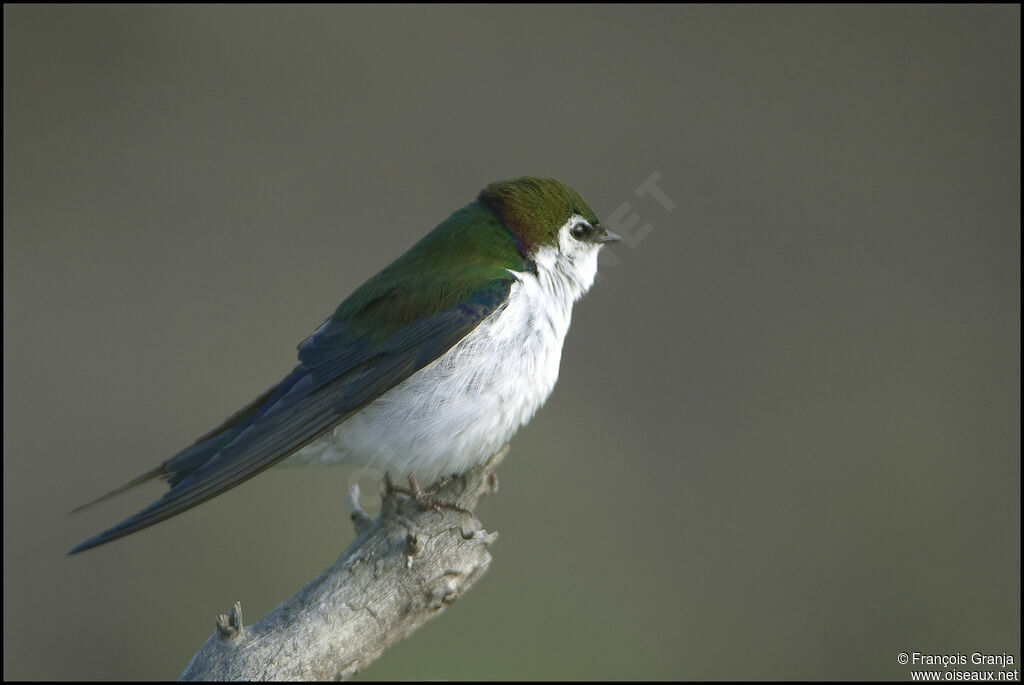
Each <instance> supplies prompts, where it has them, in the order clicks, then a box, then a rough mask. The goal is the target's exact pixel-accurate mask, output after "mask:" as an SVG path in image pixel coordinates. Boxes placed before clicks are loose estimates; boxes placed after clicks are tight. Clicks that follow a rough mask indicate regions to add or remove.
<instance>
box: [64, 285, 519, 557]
mask: <svg viewBox="0 0 1024 685" xmlns="http://www.w3.org/2000/svg"><path fill="white" fill-rule="evenodd" d="M510 287H511V282H510V280H506V279H495V280H493V281H491V282H489V283H487V284H486V286H485V287H484V288H481V289H479V290H478V291H477V292H475V293H474V294H473V296H472V297H471V298H469V300H468V301H467V302H463V303H460V304H458V305H456V306H453V307H449V308H448V309H446V310H444V311H442V312H440V313H438V314H435V315H433V316H430V317H426V318H423V319H419V320H416V321H414V322H412V323H409V324H407V325H406V326H404V327H402V328H401V329H399V330H398V331H397V332H395V333H394V334H393V335H391V336H390V337H388V338H386V339H385V340H383V341H381V342H372V341H371V339H370V338H369V336H367V335H366V334H365V333H362V332H358V331H357V329H358V328H359V327H358V326H356V325H353V324H352V322H350V321H344V320H341V321H338V320H330V321H328V322H327V323H326V324H325V325H324V326H322V327H321V328H320V330H318V331H317V333H315V334H314V335H313V336H311V337H310V338H309V339H308V340H306V341H305V342H304V343H303V344H302V345H301V346H300V348H299V359H300V361H301V363H300V364H299V365H298V366H297V367H296V368H295V370H294V371H292V373H291V374H289V375H288V376H287V377H286V378H285V379H284V380H283V381H281V383H279V384H278V385H277V386H275V387H274V388H271V389H270V390H268V391H267V392H266V393H264V394H263V395H262V396H260V397H259V398H257V400H256V401H255V402H253V403H252V404H250V405H249V406H248V407H246V408H245V409H243V410H242V411H241V412H239V413H238V414H236V415H234V416H232V417H231V418H230V419H228V420H227V421H226V422H225V423H224V424H223V425H221V426H220V427H219V428H217V429H215V430H214V431H211V432H210V433H207V434H206V435H204V436H203V437H202V438H200V439H199V441H197V442H196V444H194V445H192V446H191V447H188V448H186V449H185V450H183V451H182V452H180V453H178V454H177V455H175V456H174V457H172V458H171V459H168V460H167V461H166V462H164V465H163V467H162V471H160V472H159V473H160V474H161V475H164V476H165V477H167V478H168V480H169V481H170V483H171V489H170V490H169V491H168V492H167V493H166V494H164V496H163V497H161V498H160V499H158V500H157V501H156V502H154V503H153V504H151V505H150V506H148V507H146V508H145V509H143V510H142V511H140V512H139V513H137V514H135V515H134V516H131V517H129V518H127V519H125V520H124V521H122V522H121V523H119V524H117V525H115V526H113V527H112V528H110V529H108V530H106V531H104V532H102V533H100V534H99V535H96V536H94V537H92V538H89V539H88V540H86V541H85V542H83V543H81V544H80V545H78V546H77V547H75V548H74V549H73V550H71V552H70V554H74V553H76V552H81V551H83V550H86V549H89V548H91V547H96V546H97V545H102V544H103V543H105V542H110V541H111V540H115V539H117V538H119V537H122V536H124V535H128V534H129V533H134V532H135V531H138V530H141V529H143V528H146V527H147V526H151V525H153V524H154V523H157V522H159V521H162V520H164V519H166V518H169V517H171V516H174V515H175V514H179V513H181V512H182V511H185V510H186V509H189V508H191V507H194V506H196V505H197V504H200V503H202V502H205V501H206V500H208V499H210V498H211V497H214V496H216V495H219V494H220V493H222V492H224V491H225V490H228V489H229V488H232V487H234V486H235V485H238V484H239V483H242V482H243V481H245V480H248V479H249V478H252V477H253V476H255V475H256V474H257V473H259V472H260V471H263V470H264V469H266V468H268V467H270V466H272V465H274V464H275V463H277V462H279V461H281V460H282V459H284V458H285V457H287V456H289V455H290V454H292V453H293V452H295V451H296V450H298V449H299V448H301V447H303V446H304V445H306V444H307V443H309V442H311V441H312V440H314V439H316V438H317V437H319V436H320V435H322V434H323V433H324V432H326V431H328V430H330V429H332V428H333V427H334V426H336V425H337V424H338V423H340V422H342V421H344V420H345V419H347V418H348V417H350V416H351V415H352V414H354V413H355V412H357V411H359V410H360V409H362V408H363V407H365V406H366V405H367V404H368V403H370V402H372V401H373V400H375V399H376V398H377V397H379V396H380V395H382V394H383V393H385V392H387V391H388V390H389V389H391V388H393V387H394V386H395V385H397V384H398V383H401V382H402V381H403V380H405V379H406V378H408V377H409V376H410V375H412V374H413V373H415V372H416V371H418V370H419V369H421V368H423V367H424V366H426V365H427V364H429V363H430V362H432V361H433V360H435V359H437V358H438V357H439V356H441V355H442V354H444V352H446V351H447V350H448V349H449V348H451V347H452V346H453V345H454V344H455V343H457V342H458V341H459V340H461V339H462V338H463V337H465V336H466V335H467V334H468V333H469V332H470V331H472V330H473V329H474V328H475V327H476V326H477V325H478V324H479V323H480V322H481V321H483V320H484V319H485V318H487V317H488V316H489V315H490V314H491V313H493V312H494V311H495V310H497V309H498V308H499V307H500V306H501V305H502V303H504V302H505V300H506V298H507V297H508V293H509V289H510ZM157 473H158V472H156V471H154V472H150V473H149V474H147V476H151V475H156V474H157ZM138 480H139V479H136V481H138ZM136 481H133V482H136Z"/></svg>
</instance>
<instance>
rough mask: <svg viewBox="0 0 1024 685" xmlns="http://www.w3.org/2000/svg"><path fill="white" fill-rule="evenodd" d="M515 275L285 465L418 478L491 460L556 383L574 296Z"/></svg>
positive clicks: (426, 478)
mask: <svg viewBox="0 0 1024 685" xmlns="http://www.w3.org/2000/svg"><path fill="white" fill-rule="evenodd" d="M595 267H596V264H595ZM515 275H516V277H517V279H518V280H517V281H516V282H514V283H513V284H512V289H511V291H510V293H509V298H508V300H507V302H506V303H505V304H504V306H502V307H501V308H499V309H498V310H496V311H495V312H494V313H493V314H491V316H489V317H488V318H487V319H485V320H484V321H483V322H482V323H481V324H480V325H479V326H477V327H476V328H475V329H474V330H473V331H472V332H471V333H470V334H469V335H467V336H466V337H465V338H464V339H463V340H461V341H460V342H459V343H457V344H456V345H455V346H454V347H452V348H451V349H450V350H448V351H447V352H446V353H445V354H443V355H442V356H441V357H439V358H438V359H436V360H435V361H434V362H432V363H431V364H429V365H427V366H425V367H424V368H422V369H420V370H419V371H418V372H417V373H415V374H414V375H412V376H410V377H409V378H408V379H406V380H405V381H403V382H402V383H400V384H399V385H397V386H395V387H394V388H392V389H391V390H389V391H388V392H386V393H385V394H384V395H382V396H381V397H379V398H378V399H377V400H375V401H374V402H372V403H371V404H370V405H368V406H367V407H366V408H364V409H363V410H362V411H360V412H359V413H358V414H355V415H354V416H352V417H351V418H350V419H348V420H347V421H345V422H344V423H342V424H340V425H339V426H338V427H336V428H335V429H334V430H333V431H332V432H331V433H329V434H327V435H324V436H322V437H321V438H319V439H317V440H316V441H314V442H313V443H310V444H309V445H308V446H306V447H305V448H303V449H302V450H300V451H299V452H297V453H295V454H294V455H292V456H291V457H289V458H288V459H287V460H286V461H285V462H284V463H285V464H289V463H290V464H292V465H295V464H329V463H342V462H346V463H360V464H367V465H370V466H374V467H377V468H380V469H382V470H386V471H388V472H389V473H390V474H392V475H393V476H395V477H396V478H402V477H407V476H414V477H415V478H416V479H417V480H419V481H420V482H422V483H424V484H426V483H430V482H432V481H433V480H434V479H436V478H438V477H439V476H441V475H445V474H450V473H459V472H462V471H465V470H466V469H468V468H470V467H471V466H474V465H475V464H478V463H481V462H483V461H485V460H487V459H488V458H490V456H491V455H493V454H494V453H495V452H497V451H498V449H500V448H501V446H502V445H504V444H505V443H506V442H508V440H509V439H510V438H511V437H512V435H513V434H514V433H515V432H516V430H517V429H518V428H519V427H520V426H522V425H523V424H525V423H526V422H527V421H529V420H530V418H531V417H532V416H533V414H534V412H536V411H537V409H539V408H540V406H541V405H542V404H544V401H545V400H547V398H548V396H549V395H550V394H551V391H552V390H553V389H554V387H555V381H556V380H558V365H559V361H560V359H561V355H562V343H563V341H564V340H565V334H566V332H567V331H568V330H569V319H570V316H571V314H572V303H573V300H574V299H576V297H578V295H577V294H576V293H574V292H570V291H571V290H574V289H572V288H568V289H567V288H565V287H555V288H554V290H553V289H552V286H553V283H552V280H551V279H550V278H547V277H545V276H544V275H542V276H541V277H540V278H538V277H537V276H535V275H533V274H530V273H516V274H515ZM556 280H560V279H557V278H556ZM588 285H589V284H588ZM580 294H582V293H580Z"/></svg>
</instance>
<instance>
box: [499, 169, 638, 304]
mask: <svg viewBox="0 0 1024 685" xmlns="http://www.w3.org/2000/svg"><path fill="white" fill-rule="evenodd" d="M479 200H480V202H482V203H484V204H485V205H487V206H488V207H490V208H491V210H493V211H494V212H495V213H497V214H498V216H499V217H501V220H502V223H503V224H504V225H505V227H506V228H507V229H508V230H509V232H510V233H511V234H512V236H513V237H514V238H515V239H516V242H517V243H518V244H519V249H520V252H521V253H522V254H523V255H524V256H525V257H527V258H528V259H530V260H532V261H533V262H534V263H535V264H536V265H537V268H538V271H540V272H542V273H545V272H546V274H547V275H550V276H556V275H557V276H559V277H561V278H565V279H568V280H569V281H570V282H571V283H570V285H571V286H572V290H573V291H574V292H573V295H574V297H573V299H575V298H577V297H579V296H580V295H582V294H583V293H584V292H586V291H587V289H589V288H590V286H591V284H592V283H593V281H594V276H595V274H596V273H597V253H598V251H599V250H600V249H601V246H602V245H604V244H605V243H608V242H612V241H615V240H621V238H620V237H619V236H618V235H616V234H615V233H612V232H611V231H609V230H607V229H606V228H604V227H603V226H601V224H600V222H599V221H598V218H597V215H595V214H594V210H592V209H591V208H590V206H589V205H587V203H586V202H584V201H583V198H581V197H580V196H579V193H577V192H576V191H575V190H573V189H572V188H570V187H569V186H567V185H565V184H564V183H562V182H560V181H556V180H555V179H553V178H538V177H536V176H521V177H519V178H514V179H511V180H508V181H497V182H495V183H492V184H490V185H489V186H487V187H486V188H484V189H483V190H482V191H481V192H480V197H479Z"/></svg>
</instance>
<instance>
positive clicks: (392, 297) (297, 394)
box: [70, 176, 619, 554]
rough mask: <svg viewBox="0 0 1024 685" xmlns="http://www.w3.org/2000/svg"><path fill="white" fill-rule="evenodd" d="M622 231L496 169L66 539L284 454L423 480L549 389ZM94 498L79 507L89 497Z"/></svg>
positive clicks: (220, 483)
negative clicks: (107, 514)
mask: <svg viewBox="0 0 1024 685" xmlns="http://www.w3.org/2000/svg"><path fill="white" fill-rule="evenodd" d="M613 240H619V236H617V235H615V234H614V233H612V232H611V231H608V230H607V229H605V228H603V227H602V226H601V225H600V224H599V223H598V219H597V217H596V216H595V215H594V212H593V210H591V209H590V207H588V206H587V204H586V203H585V202H584V201H583V200H582V199H581V198H580V196H579V195H578V194H577V193H576V191H575V190H573V189H572V188H570V187H569V186H567V185H565V184H563V183H560V182H558V181H556V180H554V179H549V178H535V177H529V176H526V177H522V178H516V179H512V180H508V181H500V182H497V183H492V184H490V185H489V186H487V187H486V188H484V189H483V190H482V191H481V192H480V195H479V196H478V197H477V199H476V200H475V201H473V202H471V203H470V204H468V205H466V206H465V207H463V208H462V209H459V210H458V211H456V212H455V213H454V214H452V215H451V216H450V217H448V219H446V220H445V221H443V222H442V223H441V224H440V225H439V226H437V228H435V229H434V230H433V231H431V232H430V233H428V234H427V235H426V236H425V237H424V238H423V239H422V240H420V241H419V242H418V243H416V244H415V245H413V247H412V248H410V249H409V251H408V252H406V253H405V254H403V255H402V256H401V257H399V258H398V259H396V260H395V261H394V262H392V263H391V264H390V265H389V266H387V267H385V268H384V269H383V270H382V271H381V272H380V273H378V274H377V275H376V276H374V277H372V278H371V279H370V280H368V281H366V283H364V284H363V285H361V286H360V287H359V288H358V289H356V291H355V292H353V293H352V294H351V295H350V296H349V297H348V298H347V299H346V300H345V301H344V302H342V303H341V305H340V306H339V307H338V309H337V310H336V311H335V312H334V314H333V315H332V316H331V317H330V318H329V319H327V320H326V321H325V322H324V323H323V324H322V325H321V326H320V327H319V328H318V329H317V330H316V332H314V333H313V335H311V336H310V337H309V338H307V339H306V340H305V341H304V342H303V343H302V344H300V345H299V364H298V366H296V367H295V368H294V369H293V370H292V372H291V373H289V374H288V375H287V376H285V378H284V380H282V381H281V382H280V383H278V384H277V385H275V386H274V387H272V388H270V389H269V390H267V391H266V392H265V393H263V394H262V395H260V396H259V397H257V398H256V399H255V400H254V401H253V402H251V403H250V404H249V405H248V406H246V407H244V408H243V409H241V410H240V411H238V412H237V413H236V414H235V415H234V416H232V417H230V418H229V419H227V420H226V421H225V422H224V423H223V424H221V425H220V426H218V427H217V428H215V429H213V430H212V431H210V432H209V433H207V434H205V435H203V436H202V437H200V438H199V439H198V440H197V441H196V442H195V444H193V445H191V446H190V447H187V448H185V449H184V450H182V451H181V452H179V453H177V454H176V455H174V456H173V457H171V458H170V459H168V460H167V461H165V462H163V463H162V464H160V466H158V467H156V468H155V469H153V470H151V471H149V472H147V473H145V474H143V475H141V476H139V477H138V478H136V479H135V480H133V481H131V482H130V483H128V484H127V485H125V486H123V487H121V488H118V489H117V490H114V491H113V492H111V493H109V494H107V495H104V496H103V497H101V498H100V499H99V500H96V501H97V502H99V501H101V500H103V499H106V498H107V497H110V496H112V495H114V494H117V493H119V492H122V491H124V490H126V489H127V488H130V487H132V486H134V485H138V484H139V483H143V482H146V481H148V480H151V479H153V478H156V477H161V478H164V479H166V480H167V481H168V482H169V483H170V490H169V491H168V492H166V493H165V494H164V495H163V496H162V497H161V498H160V499H158V500H156V501H155V502H153V503H152V504H151V505H149V506H148V507H146V508H145V509H143V510H142V511H140V512H138V513H137V514H135V515H134V516H131V517H129V518H127V519H125V520H124V521H122V522H120V523H118V524H117V525H115V526H113V527H112V528H110V529H108V530H106V531H104V532H102V533H100V534H99V535H96V536H94V537H91V538H89V539H88V540H86V541H84V542H82V543H81V544H80V545H78V546H77V547H75V548H74V549H72V550H71V552H70V554H75V553H76V552H81V551H83V550H86V549H90V548H92V547H96V546H97V545H102V544H104V543H106V542H110V541H111V540H115V539H117V538H120V537H122V536H125V535H128V534H129V533H134V532H135V531H138V530H141V529H143V528H146V527H147V526H151V525H153V524H154V523H157V522H159V521H162V520H164V519H166V518H169V517H171V516H174V515H175V514H179V513H181V512H183V511H185V510H186V509H189V508H191V507H194V506H196V505H197V504H200V503H201V502H204V501H206V500H208V499H210V498H211V497H214V496H216V495H219V494H220V493H222V492H224V491H225V490H228V489H229V488H232V487H234V486H236V485H238V484H239V483H241V482H243V481H245V480H248V479H249V478H252V477H253V476H255V475H256V474H257V473H259V472H260V471H263V470H264V469H266V468H268V467H270V466H273V465H274V464H276V463H278V462H281V461H282V460H288V462H287V463H289V464H332V463H358V464H368V465H372V466H375V467H378V468H380V469H381V470H383V471H384V472H385V474H386V475H388V476H389V477H397V478H407V479H409V482H410V485H411V486H412V489H413V493H414V494H421V492H422V491H420V490H419V486H418V484H417V481H420V482H426V483H429V482H432V481H433V480H434V479H436V478H438V477H440V476H444V475H448V474H455V473H461V472H463V471H466V470H467V469H469V468H470V467H472V466H475V465H477V464H482V463H484V462H486V461H487V459H489V458H490V457H491V456H492V455H493V454H494V453H495V452H497V451H498V449H500V448H501V446H502V445H504V444H505V443H506V442H507V441H508V440H509V439H510V438H511V437H512V435H513V434H514V433H515V432H516V430H517V429H518V428H519V427H520V426H522V425H523V424H525V423H526V422H527V421H529V420H530V418H531V417H532V416H533V414H534V412H536V411H537V409H538V408H539V407H540V406H541V405H542V404H543V403H544V401H545V400H546V399H547V398H548V396H549V395H550V394H551V391H552V390H553V389H554V386H555V381H556V380H557V379H558V365H559V361H560V359H561V356H562V343H563V341H564V340H565V334H566V332H567V331H568V330H569V319H570V316H571V315H572V305H573V303H574V302H575V301H576V300H577V299H579V298H580V297H581V296H582V295H583V294H584V293H585V292H587V290H588V289H589V288H590V286H591V285H592V284H593V282H594V277H595V275H596V273H597V253H598V251H599V250H600V248H601V246H602V245H603V244H604V243H607V242H609V241H613ZM86 506H88V505H86Z"/></svg>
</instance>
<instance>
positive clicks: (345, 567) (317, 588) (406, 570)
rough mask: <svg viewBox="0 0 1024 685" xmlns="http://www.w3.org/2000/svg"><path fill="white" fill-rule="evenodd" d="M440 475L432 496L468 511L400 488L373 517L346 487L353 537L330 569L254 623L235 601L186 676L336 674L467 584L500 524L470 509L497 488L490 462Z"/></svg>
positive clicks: (487, 558) (396, 637)
mask: <svg viewBox="0 0 1024 685" xmlns="http://www.w3.org/2000/svg"><path fill="white" fill-rule="evenodd" d="M507 451H508V446H507V445H506V446H505V447H504V448H502V450H501V451H500V452H498V454H496V455H495V456H494V457H492V458H491V460H490V462H489V463H488V464H487V465H486V466H483V467H478V468H476V469H473V470H471V471H469V472H467V473H466V474H463V475H461V476H458V477H456V478H454V479H453V480H451V481H449V482H447V483H445V484H444V485H443V486H442V487H441V488H440V489H439V490H438V491H437V492H436V493H433V494H432V497H433V498H434V499H435V500H437V501H445V502H452V503H454V504H458V505H460V506H461V507H463V508H465V509H466V510H468V511H465V512H464V511H458V510H454V509H447V508H446V509H443V510H442V512H441V513H439V512H438V511H436V510H434V509H431V508H426V507H424V506H423V505H422V504H420V503H419V502H417V501H416V500H414V499H412V498H410V497H406V496H404V495H401V494H392V495H390V496H387V497H385V498H384V500H383V503H382V506H381V513H380V515H379V516H378V517H377V518H370V517H369V516H367V515H366V513H365V512H363V511H362V510H361V509H360V508H359V505H358V502H356V497H355V493H350V497H349V509H350V513H351V516H352V520H353V523H354V524H355V527H356V533H357V534H356V539H355V540H354V541H353V542H352V544H351V545H349V547H348V549H346V550H345V551H344V552H343V553H342V555H341V556H340V557H339V558H338V559H337V561H335V562H334V563H333V564H332V565H331V566H330V567H329V568H328V569H326V570H325V571H324V572H323V573H321V574H320V575H319V576H317V577H316V578H314V579H313V580H312V581H310V583H309V584H308V585H306V586H305V587H304V588H302V589H301V590H299V591H298V592H296V593H295V594H294V595H292V596H291V597H290V598H289V599H287V600H286V601H285V602H284V603H282V604H281V605H280V606H279V607H277V608H276V609H274V610H273V611H272V612H270V613H269V614H267V615H266V616H264V617H263V618H262V619H260V620H259V621H257V622H256V623H254V624H253V625H251V626H244V627H243V625H242V611H241V606H240V605H239V604H237V603H236V604H235V606H234V608H233V609H232V610H231V612H230V613H229V614H227V615H226V616H225V615H222V616H220V617H219V618H218V620H217V629H216V630H215V631H214V632H213V635H211V636H210V637H209V639H207V641H206V643H205V644H203V646H202V647H201V648H200V649H199V651H198V652H197V653H196V654H195V656H194V657H192V660H191V661H190V662H189V664H188V666H186V667H185V670H184V672H183V673H182V674H181V679H182V680H338V679H342V680H343V679H346V678H349V677H351V676H353V675H355V674H356V673H357V672H359V671H360V670H362V669H364V668H366V666H368V665H369V664H370V663H371V662H372V661H374V660H375V659H376V658H377V657H379V656H380V655H381V654H382V653H383V652H384V650H386V649H387V648H388V647H389V646H391V645H392V644H394V643H396V642H398V641H400V640H402V639H403V638H405V637H406V636H408V635H409V634H410V633H412V632H413V631H414V630H416V629H417V628H419V627H420V626H421V625H423V624H424V623H425V622H426V621H427V620H429V619H430V618H432V617H434V616H436V615H437V614H439V613H440V612H441V611H443V610H444V609H445V607H447V606H448V605H449V604H451V603H452V602H454V601H455V600H456V599H457V598H458V597H459V596H460V595H462V594H463V593H464V592H465V591H466V590H468V589H469V588H470V587H471V586H472V585H473V583H475V582H476V581H477V580H478V579H479V578H480V576H482V575H483V573H484V572H485V571H486V570H487V567H488V565H489V564H490V562H491V555H490V553H489V552H488V547H489V546H490V545H491V543H492V542H494V540H495V539H496V538H497V533H491V532H488V531H486V530H485V529H484V527H483V524H481V523H480V521H479V520H477V518H476V517H475V516H474V515H473V514H471V513H469V511H472V510H473V509H475V508H476V505H477V502H479V500H480V498H481V497H483V496H484V495H485V494H488V493H489V492H492V491H493V490H494V484H495V483H496V479H495V477H494V471H493V469H494V467H495V466H496V465H497V464H498V462H500V461H501V459H502V458H503V457H504V455H505V453H506V452H507Z"/></svg>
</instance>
